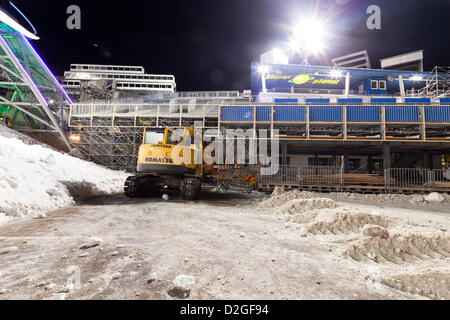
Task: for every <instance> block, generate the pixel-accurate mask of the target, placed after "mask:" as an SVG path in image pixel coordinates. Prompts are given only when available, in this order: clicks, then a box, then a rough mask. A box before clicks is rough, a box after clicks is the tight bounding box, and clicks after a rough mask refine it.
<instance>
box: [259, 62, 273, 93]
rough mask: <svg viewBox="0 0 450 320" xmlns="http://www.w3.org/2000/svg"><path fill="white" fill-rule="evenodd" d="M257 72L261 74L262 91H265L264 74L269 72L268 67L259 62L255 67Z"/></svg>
mask: <svg viewBox="0 0 450 320" xmlns="http://www.w3.org/2000/svg"><path fill="white" fill-rule="evenodd" d="M257 70H258V72H259V74H260V75H261V83H262V91H263V92H267V87H266V76H267V74H268V73H269V72H270V67H269V66H268V65H265V64H260V65H259V66H258V68H257Z"/></svg>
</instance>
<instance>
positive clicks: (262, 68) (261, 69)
mask: <svg viewBox="0 0 450 320" xmlns="http://www.w3.org/2000/svg"><path fill="white" fill-rule="evenodd" d="M269 71H270V67H269V66H266V65H265V64H260V65H259V66H258V72H259V73H261V74H266V73H269Z"/></svg>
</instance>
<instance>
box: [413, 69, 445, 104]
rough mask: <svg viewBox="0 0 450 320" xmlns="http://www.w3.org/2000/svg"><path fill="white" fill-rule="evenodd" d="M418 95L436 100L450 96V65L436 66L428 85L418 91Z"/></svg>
mask: <svg viewBox="0 0 450 320" xmlns="http://www.w3.org/2000/svg"><path fill="white" fill-rule="evenodd" d="M417 96H421V97H427V98H431V99H432V100H436V101H437V100H438V99H440V98H450V67H434V69H433V71H432V72H431V76H430V79H429V80H427V83H426V86H425V87H424V88H422V89H420V90H418V91H417Z"/></svg>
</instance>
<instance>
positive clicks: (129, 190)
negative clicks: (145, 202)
mask: <svg viewBox="0 0 450 320" xmlns="http://www.w3.org/2000/svg"><path fill="white" fill-rule="evenodd" d="M139 182H140V177H137V176H130V177H128V178H127V180H126V181H125V186H124V191H125V195H126V196H127V197H129V198H138V197H142V186H141V185H140V183H139Z"/></svg>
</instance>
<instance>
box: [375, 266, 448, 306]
mask: <svg viewBox="0 0 450 320" xmlns="http://www.w3.org/2000/svg"><path fill="white" fill-rule="evenodd" d="M381 282H382V283H383V284H385V285H388V286H390V287H392V288H396V289H399V290H403V291H406V292H409V293H415V294H421V295H423V296H426V297H428V298H430V299H443V300H444V299H445V300H450V289H449V288H450V274H449V273H447V272H445V270H444V272H441V271H425V272H421V273H405V274H398V275H395V276H389V277H386V278H383V279H382V280H381Z"/></svg>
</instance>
